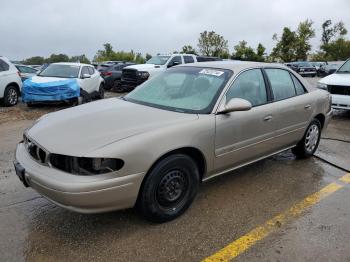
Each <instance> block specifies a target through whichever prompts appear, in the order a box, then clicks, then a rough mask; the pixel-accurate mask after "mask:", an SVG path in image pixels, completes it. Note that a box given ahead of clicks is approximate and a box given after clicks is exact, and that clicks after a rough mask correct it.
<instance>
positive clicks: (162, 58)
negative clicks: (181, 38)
mask: <svg viewBox="0 0 350 262" xmlns="http://www.w3.org/2000/svg"><path fill="white" fill-rule="evenodd" d="M169 58H170V56H168V55H157V56H154V57H152V58H151V59H150V60H148V61H147V62H146V64H154V65H164V64H165V63H166V62H167V61H168V59H169Z"/></svg>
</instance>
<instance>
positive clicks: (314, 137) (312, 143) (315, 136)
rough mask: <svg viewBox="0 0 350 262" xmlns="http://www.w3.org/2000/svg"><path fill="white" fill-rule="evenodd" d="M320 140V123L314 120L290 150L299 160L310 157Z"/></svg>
mask: <svg viewBox="0 0 350 262" xmlns="http://www.w3.org/2000/svg"><path fill="white" fill-rule="evenodd" d="M320 138H321V123H320V121H318V120H317V119H314V120H312V121H311V123H310V125H309V126H308V128H307V129H306V132H305V135H304V137H303V139H302V140H301V141H300V142H299V143H298V144H297V146H296V147H294V148H293V149H292V152H293V153H294V154H295V155H296V156H297V157H299V158H307V157H310V156H312V155H313V154H314V153H315V152H316V150H317V147H318V144H319V142H320Z"/></svg>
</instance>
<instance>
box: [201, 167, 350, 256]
mask: <svg viewBox="0 0 350 262" xmlns="http://www.w3.org/2000/svg"><path fill="white" fill-rule="evenodd" d="M338 180H339V181H341V182H343V183H346V184H349V183H350V173H348V174H346V175H344V176H343V177H341V178H339V179H338ZM343 187H344V185H342V184H338V183H337V182H333V183H331V184H329V185H327V186H325V187H324V188H322V189H321V190H320V191H318V192H316V193H313V194H311V195H309V196H308V197H306V198H304V199H303V200H302V201H300V202H299V203H297V204H295V205H294V206H292V207H291V208H289V209H288V210H286V211H284V212H283V213H281V214H279V215H277V216H275V217H274V218H272V219H270V220H268V221H266V222H265V223H264V224H263V225H261V226H258V227H256V228H255V229H253V230H252V231H250V232H249V233H247V234H246V235H244V236H242V237H240V238H238V239H237V240H235V241H233V242H232V243H230V244H229V245H227V246H226V247H224V248H223V249H221V250H219V251H218V252H216V253H215V254H213V255H212V256H210V257H207V258H205V259H204V260H203V261H202V262H217V261H218V262H219V261H220V262H224V261H230V260H232V259H234V258H236V257H237V256H239V255H240V254H242V253H243V252H245V251H246V250H247V249H249V248H250V247H252V246H253V245H254V244H255V243H256V242H258V241H260V240H262V239H263V238H265V237H266V236H267V235H269V234H270V233H272V232H273V231H275V230H276V229H278V228H279V227H281V226H282V225H284V224H286V223H287V222H288V221H290V220H291V219H292V218H295V217H297V216H299V215H301V214H302V213H303V212H304V211H305V209H307V208H309V207H311V206H313V205H315V204H317V203H318V202H320V201H321V200H322V199H324V198H326V197H327V196H329V195H331V194H333V193H334V192H336V191H338V190H339V189H341V188H343Z"/></svg>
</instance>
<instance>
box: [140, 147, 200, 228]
mask: <svg viewBox="0 0 350 262" xmlns="http://www.w3.org/2000/svg"><path fill="white" fill-rule="evenodd" d="M198 187H199V171H198V167H197V165H196V163H195V162H194V161H193V159H192V158H191V157H189V156H187V155H183V154H174V155H170V156H168V157H166V158H164V159H162V160H161V161H159V162H158V163H157V164H156V166H155V167H154V168H153V169H152V170H151V172H150V173H149V174H148V176H147V177H146V178H145V181H144V182H143V185H142V187H141V190H140V193H139V197H138V200H137V207H138V209H139V211H140V212H141V213H142V214H143V216H144V217H145V218H146V219H147V220H150V221H152V222H158V223H161V222H166V221H170V220H172V219H175V218H176V217H178V216H180V215H181V214H182V213H184V212H185V211H186V209H187V208H188V207H189V206H190V205H191V203H192V201H193V200H194V198H195V196H196V194H197V191H198Z"/></svg>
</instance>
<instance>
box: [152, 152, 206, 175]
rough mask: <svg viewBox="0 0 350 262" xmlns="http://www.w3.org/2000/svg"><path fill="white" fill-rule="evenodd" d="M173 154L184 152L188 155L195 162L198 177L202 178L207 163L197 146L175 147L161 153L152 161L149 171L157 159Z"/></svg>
mask: <svg viewBox="0 0 350 262" xmlns="http://www.w3.org/2000/svg"><path fill="white" fill-rule="evenodd" d="M173 154H184V155H188V156H189V157H191V158H192V159H193V160H194V161H195V162H196V164H197V167H198V170H199V175H200V178H201V179H202V177H203V175H204V174H205V172H206V170H207V165H206V161H205V158H204V155H203V154H202V152H201V151H200V150H198V149H197V148H194V147H183V148H178V149H175V150H173V151H170V152H168V153H166V154H164V155H162V156H161V157H160V158H158V159H157V161H155V162H154V163H153V165H152V166H151V168H150V169H149V171H150V170H152V169H153V168H154V166H155V165H156V164H157V163H158V162H159V161H161V160H163V159H164V158H166V157H168V156H170V155H173ZM149 171H148V172H149Z"/></svg>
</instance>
